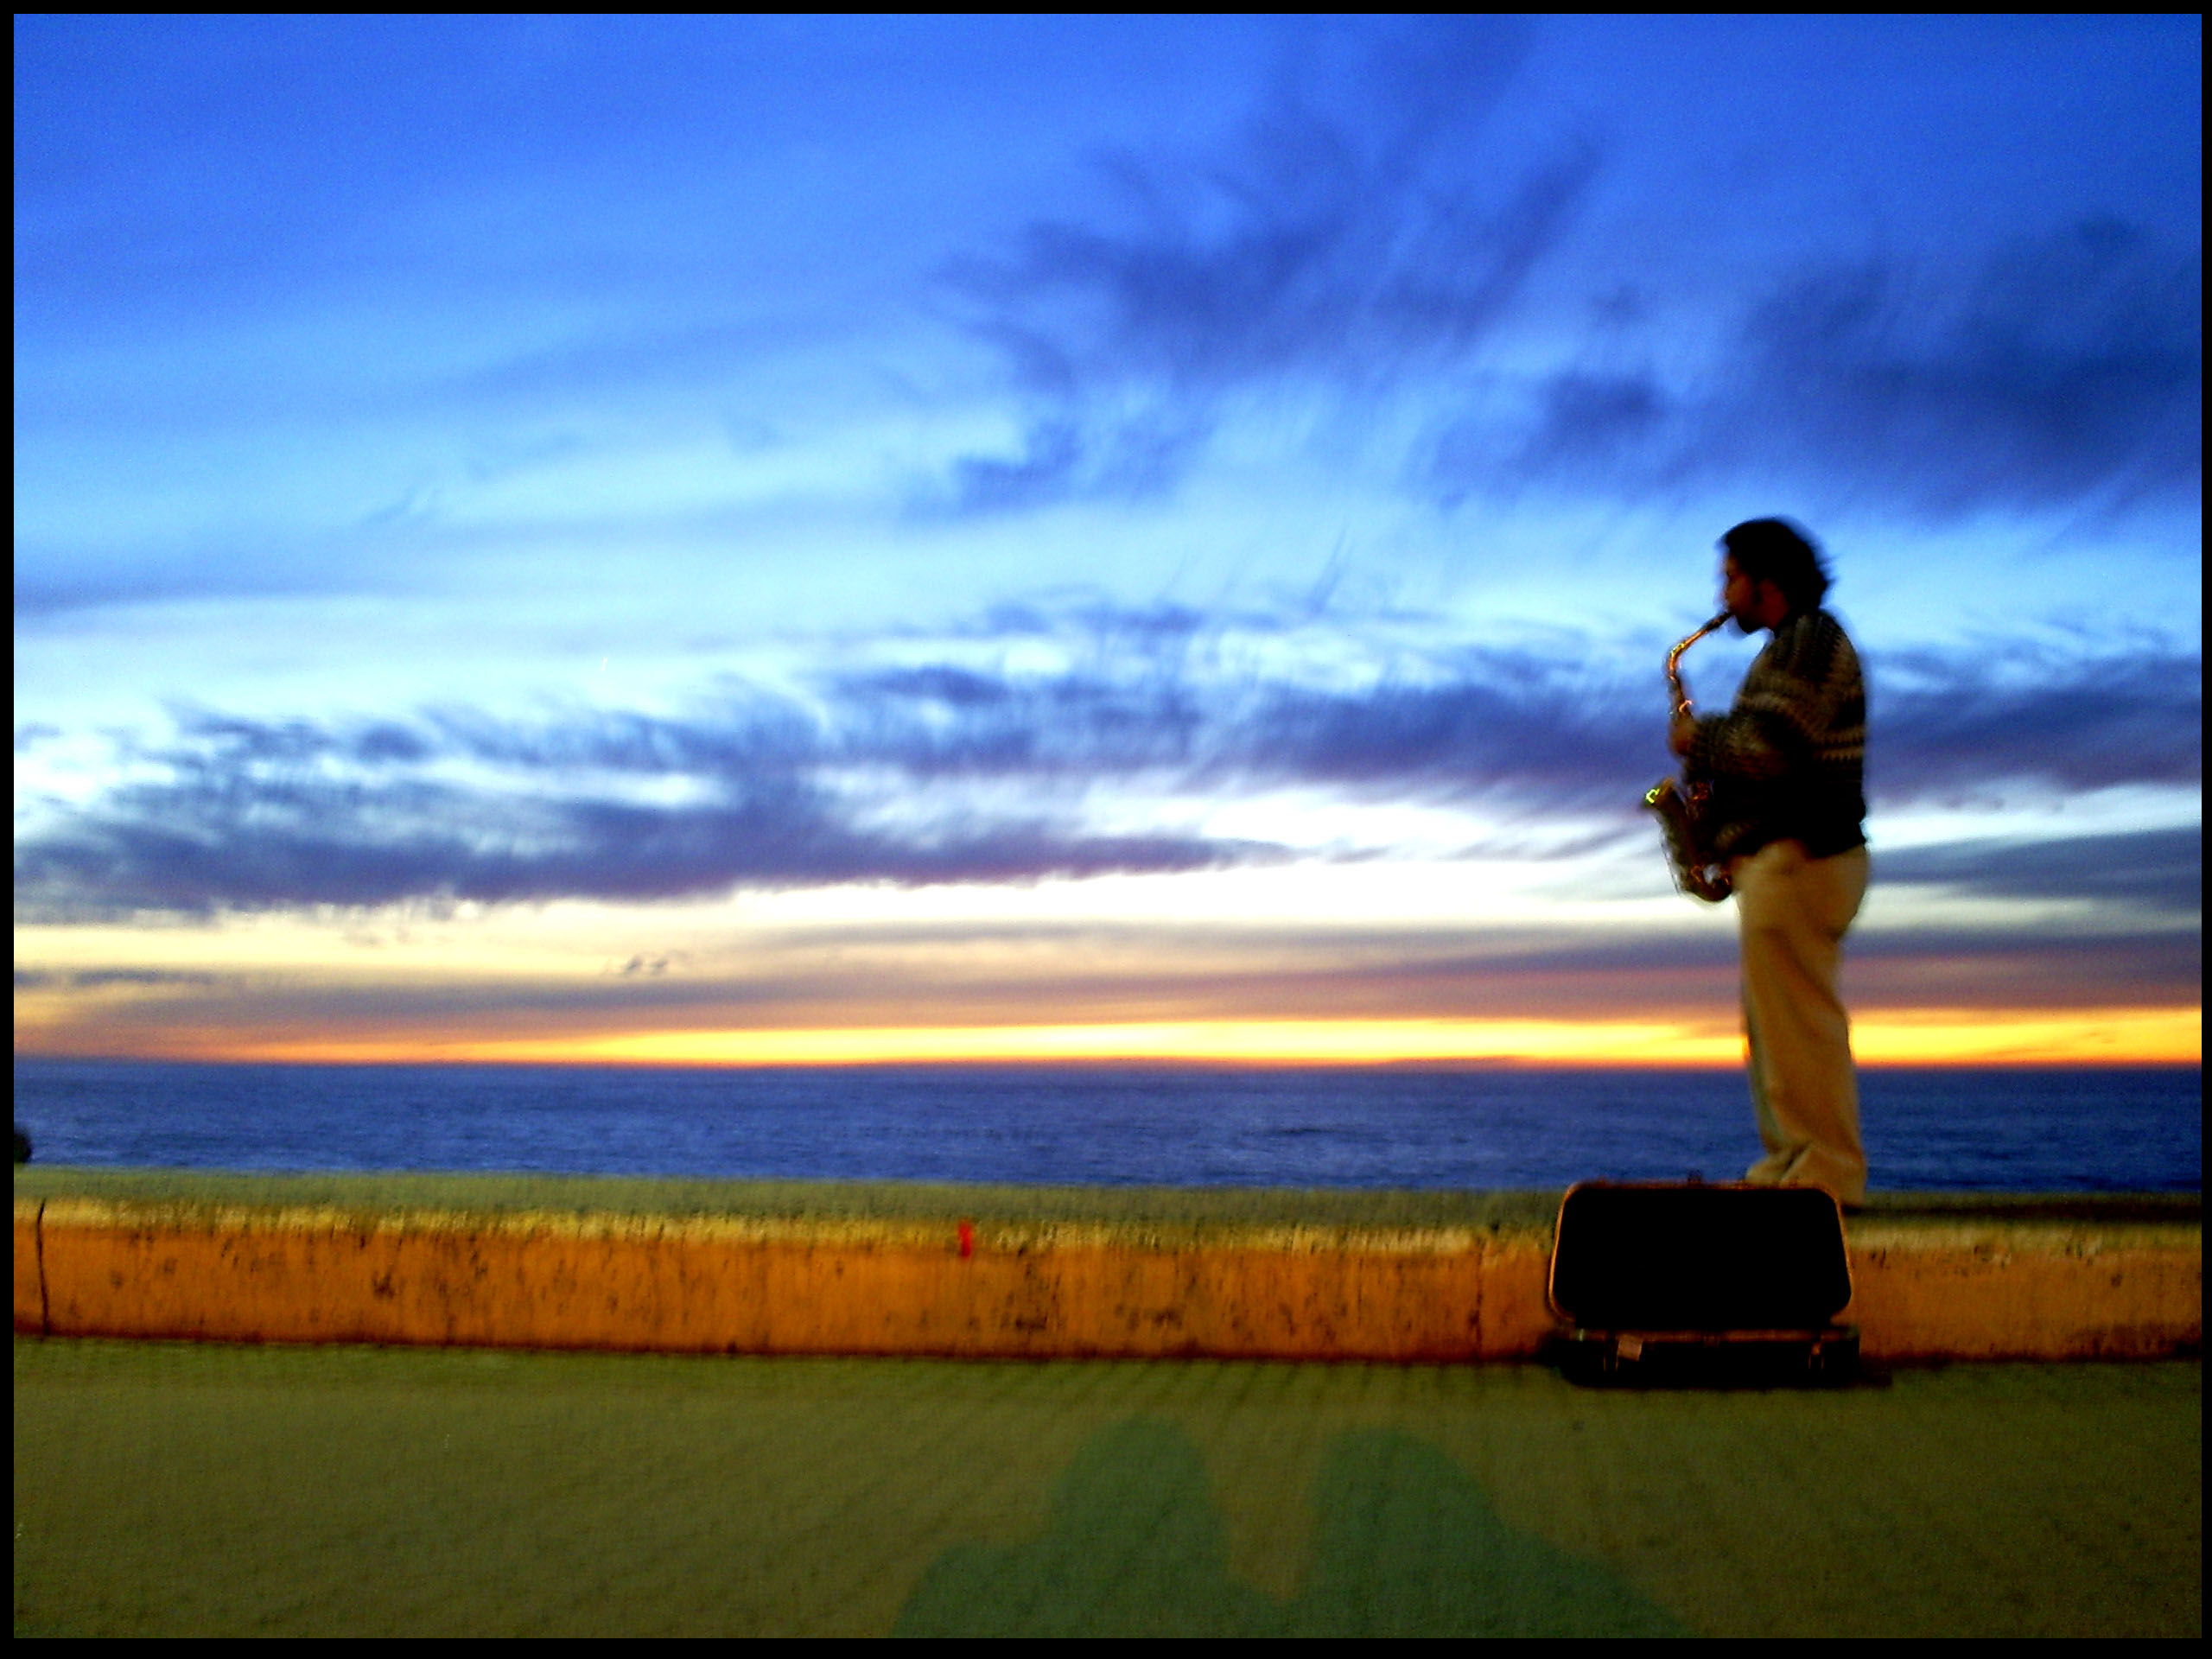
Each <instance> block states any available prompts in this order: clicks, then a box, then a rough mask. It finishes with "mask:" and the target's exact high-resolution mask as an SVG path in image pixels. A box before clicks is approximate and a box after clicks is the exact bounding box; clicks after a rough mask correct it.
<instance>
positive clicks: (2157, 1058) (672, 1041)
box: [17, 1008, 2203, 1067]
mask: <svg viewBox="0 0 2212 1659" xmlns="http://www.w3.org/2000/svg"><path fill="white" fill-rule="evenodd" d="M1852 1046H1853V1051H1854V1052H1855V1053H1856V1055H1857V1058H1858V1059H1859V1063H1860V1064H1861V1065H1873V1066H1880V1065H2201V1064H2202V1060H2203V1040H2202V1009H2201V1008H2077V1009H2065V1010H2049V1009H2034V1010H2018V1011H2008V1010H1998V1009H1980V1008H1953V1009H1920V1010H1910V1011H1875V1012H1870V1013H1869V1014H1866V1015H1865V1016H1863V1017H1862V1018H1860V1019H1859V1020H1857V1021H1855V1022H1854V1025H1853V1033H1852ZM17 1052H18V1053H20V1054H25V1055H29V1054H35V1053H36V1052H39V1050H38V1048H37V1046H35V1044H34V1045H30V1046H19V1047H18V1050H17ZM76 1052H78V1053H79V1054H81V1053H82V1052H83V1051H82V1050H78V1051H76ZM1743 1052H1744V1043H1743V1038H1742V1035H1741V1034H1740V1033H1738V1031H1737V1030H1735V1029H1734V1028H1733V1027H1720V1026H1719V1025H1718V1024H1717V1023H1716V1022H1697V1021H1687V1020H1686V1021H1675V1022H1669V1021H1663V1020H1619V1021H1604V1020H1589V1021H1585V1020H1187V1021H1158V1022H1151V1023H1143V1024H1096V1025H1033V1026H988V1027H978V1026H925V1027H866V1028H849V1029H836V1028H831V1029H793V1030H760V1031H747V1030H719V1031H718V1030H705V1031H676V1032H645V1033H636V1032H633V1033H577V1034H575V1035H572V1036H560V1037H550V1038H549V1037H533V1038H497V1037H466V1038H455V1039H443V1040H440V1039H424V1038H423V1037H420V1036H416V1035H412V1034H397V1033H395V1034H392V1035H390V1036H361V1037H352V1038H331V1039H307V1040H299V1039H284V1038H254V1037H248V1036H245V1035H243V1034H233V1035H231V1036H229V1037H227V1038H211V1039H200V1040H198V1041H194V1040H193V1039H189V1038H187V1039H183V1040H181V1041H180V1040H177V1039H176V1038H175V1036H174V1035H173V1036H172V1037H171V1039H170V1040H169V1041H168V1042H166V1043H163V1044H162V1045H161V1046H160V1047H159V1049H158V1051H156V1050H153V1049H140V1050H137V1051H135V1055H136V1057H137V1058H149V1059H155V1058H166V1059H179V1060H184V1059H191V1060H213V1061H220V1060H232V1061H264V1062H266V1061H292V1062H298V1063H308V1064H315V1063H320V1064H325V1065H342V1064H376V1063H383V1064H403V1063H409V1062H414V1063H423V1062H432V1061H445V1062H477V1063H501V1062H504V1063H507V1064H539V1065H562V1064H566V1065H732V1066H743V1065H881V1064H892V1063H907V1064H917V1063H929V1062H960V1061H967V1062H988V1061H1024V1060H1027V1061H1055V1060H1059V1061H1084V1060H1095V1061H1102V1062H1110V1061H1128V1060H1166V1061H1214V1062H1230V1063H1235V1062H1243V1063H1247V1064H1273V1065H1386V1064H1391V1063H1399V1062H1420V1061H1434V1062H1440V1063H1448V1062H1454V1061H1489V1062H1496V1063H1505V1064H1518V1065H1538V1066H1541V1065H1592V1066H1604V1065H1624V1066H1683V1067H1733V1066H1736V1065H1740V1064H1742V1060H1743Z"/></svg>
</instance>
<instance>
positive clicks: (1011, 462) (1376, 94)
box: [939, 19, 1598, 512]
mask: <svg viewBox="0 0 2212 1659" xmlns="http://www.w3.org/2000/svg"><path fill="white" fill-rule="evenodd" d="M1333 35H1334V36H1335V38H1332V40H1330V41H1326V42H1325V43H1319V44H1316V45H1314V46H1313V58H1314V59H1315V60H1317V61H1319V60H1331V59H1343V60H1349V61H1350V62H1351V65H1352V67H1351V69H1349V70H1348V71H1347V72H1346V73H1344V74H1342V75H1340V76H1338V77H1336V78H1335V82H1336V84H1334V85H1322V84H1319V82H1321V81H1325V80H1327V79H1330V78H1329V77H1326V76H1322V77H1318V78H1317V77H1309V79H1312V80H1313V81H1314V83H1315V84H1311V85H1307V86H1301V87H1292V86H1283V87H1281V89H1279V91H1278V92H1277V93H1276V95H1275V96H1274V98H1273V99H1271V100H1270V101H1269V102H1268V104H1267V105H1265V106H1264V107H1263V108H1262V110H1261V111H1260V112H1259V113H1258V114H1257V115H1256V116H1255V117H1254V118H1252V119H1251V120H1250V121H1249V122H1248V123H1247V124H1245V125H1244V127H1243V130H1242V131H1241V133H1240V134H1239V136H1238V137H1237V138H1236V141H1235V142H1234V143H1232V144H1230V146H1229V147H1228V148H1226V149H1224V150H1223V151H1222V152H1221V153H1219V154H1216V155H1211V156H1201V157H1196V158H1188V159H1184V160H1180V161H1174V160H1166V159H1159V158H1146V157H1141V156H1135V155H1131V154H1127V153H1120V154H1116V155H1112V156H1108V157H1106V158H1104V160H1103V163H1102V171H1103V175H1104V177H1105V180H1106V181H1107V184H1108V186H1109V191H1110V194H1112V196H1113V198H1114V200H1115V201H1116V205H1117V207H1118V209H1119V211H1118V213H1111V214H1108V213H1102V214H1101V215H1099V217H1098V219H1097V220H1096V222H1081V221H1077V220H1075V219H1045V220H1039V221H1036V222H1033V223H1032V224H1030V225H1028V226H1026V227H1024V229H1023V230H1021V231H1020V232H1019V233H1018V235H1017V236H1016V237H1015V238H1014V239H1013V244H1012V245H1011V247H1009V248H1007V249H1006V250H1004V251H1000V252H998V253H995V254H991V255H982V256H974V257H965V258H962V259H959V260H956V261H954V262H953V263H952V264H950V265H949V266H948V268H947V270H946V271H945V277H946V281H947V283H948V285H949V287H950V290H951V291H952V292H953V293H954V294H955V295H957V296H958V301H959V311H960V316H961V320H962V321H963V323H964V324H965V326H966V327H968V328H969V329H970V330H971V331H972V332H973V334H975V335H976V337H977V338H978V339H980V340H983V341H985V342H986V343H987V344H988V345H989V346H991V347H992V348H993V349H994V350H995V351H996V352H997V353H999V354H1000V355H1001V358H1002V359H1003V360H1004V362H1005V363H1006V364H1007V367H1008V369H1009V372H1011V374H1012V377H1013V379H1014V384H1015V385H1016V386H1017V387H1018V389H1019V390H1020V393H1021V395H1022V397H1024V399H1025V400H1026V402H1027V405H1028V407H1029V409H1030V410H1031V414H1030V417H1029V419H1028V421H1027V424H1026V427H1025V432H1024V437H1023V441H1022V445H1021V448H1020V453H1019V454H1015V455H1013V456H997V457H993V456H969V457H967V458H965V459H963V460H962V461H959V462H958V463H957V465H956V467H955V468H954V472H953V477H952V480H951V484H952V499H951V500H950V503H949V504H943V503H941V504H939V505H950V506H952V507H954V508H956V509H957V510H961V511H969V512H981V511H992V510H997V509H1004V508H1014V507H1023V506H1031V505H1039V504H1042V503H1045V502H1048V501H1052V500H1055V499H1061V498H1064V497H1066V496H1069V495H1071V494H1077V493H1081V494H1107V495H1116V496H1139V495H1143V494H1146V493H1152V492H1154V491H1157V490H1159V489H1161V488H1163V487H1165V486H1168V485H1170V484H1172V483H1173V482H1174V481H1175V480H1176V479H1177V478H1178V477H1179V475H1180V474H1182V472H1183V471H1184V470H1185V468H1186V467H1188V466H1189V465H1190V464H1191V463H1192V461H1193V460H1194V459H1195V458H1196V457H1197V456H1198V454H1200V453H1202V451H1203V450H1204V448H1205V444H1206V442H1207V441H1208V439H1209V438H1210V437H1211V433H1212V431H1213V429H1214V427H1215V425H1216V423H1217V421H1218V419H1219V417H1220V415H1221V411H1222V407H1223V404H1224V399H1225V398H1227V397H1229V396H1230V394H1232V393H1236V392H1238V391H1243V390H1246V389H1249V388H1251V387H1253V386H1255V385H1259V386H1265V385H1281V384H1284V383H1287V382H1289V381H1292V380H1296V379H1300V378H1316V377H1318V378H1325V379H1326V380H1327V381H1328V382H1330V383H1331V385H1332V387H1333V388H1334V389H1336V390H1338V391H1344V390H1347V389H1355V388H1360V387H1364V388H1367V389H1370V390H1379V389H1382V388H1383V387H1385V386H1387V385H1390V384H1392V383H1393V382H1395V380H1396V379H1397V378H1399V377H1401V376H1402V375H1403V374H1405V373H1406V372H1408V371H1410V370H1414V369H1416V368H1421V367H1424V366H1425V367H1432V368H1433V367H1436V366H1440V365H1449V364H1452V363H1453V362H1455V361H1458V360H1460V359H1463V358H1464V357H1465V354H1466V353H1468V352H1469V351H1470V350H1471V348H1472V347H1473V346H1475V345H1476V344H1477V343H1478V342H1479V341H1481V340H1484V339H1485V338H1486V337H1487V336H1488V335H1489V334H1490V333H1491V330H1492V329H1493V328H1494V327H1496V325H1497V322H1498V321H1499V320H1500V319H1501V318H1502V317H1503V315H1505V313H1506V312H1507V310H1508V309H1509V308H1510V306H1511V305H1512V304H1513V303H1514V302H1516V300H1517V299H1518V298H1519V297H1520V296H1521V295H1522V291H1523V290H1524V289H1526V287H1527V286H1528V284H1529V282H1530V280H1531V277H1532V276H1533V274H1534V272H1535V270H1536V268H1537V267H1538V265H1539V264H1540V263H1541V261H1542V259H1543V257H1544V256H1545V255H1546V254H1547V253H1548V252H1549V251H1550V250H1551V249H1552V248H1553V247H1554V245H1556V243H1557V242H1558V240H1559V238H1560V236H1561V234H1562V233H1563V232H1564V230H1565V227H1566V226H1567V223H1568V222H1569V220H1570V219H1571V218H1572V216H1573V213H1574V210H1575V209H1576V207H1578V206H1579V205H1580V202H1581V201H1582V200H1583V199H1584V197H1585V196H1586V193H1587V191H1588V188H1589V185H1590V182H1591V180H1592V176H1593V175H1594V174H1595V172H1596V170H1597V165H1598V159H1597V156H1596V153H1595V151H1594V150H1592V149H1589V148H1587V147H1586V146H1579V147H1571V148H1569V149H1566V150H1564V151H1563V152H1561V153H1560V154H1558V155H1556V156H1554V157H1552V158H1551V159H1550V160H1549V161H1548V162H1540V163H1538V164H1536V165H1534V166H1531V167H1516V168H1513V169H1512V170H1511V171H1510V173H1504V174H1503V175H1501V169H1500V168H1498V166H1497V162H1496V161H1495V158H1494V157H1493V158H1487V159H1486V158H1484V156H1482V155H1481V154H1480V153H1479V152H1478V150H1477V149H1475V147H1474V136H1475V134H1476V132H1477V130H1478V127H1479V125H1480V123H1481V121H1482V119H1483V118H1484V116H1485V115H1486V114H1487V113H1488V112H1489V111H1491V108H1492V107H1493V106H1494V105H1496V103H1497V100H1498V99H1499V97H1500V95H1501V93H1502V92H1503V90H1504V88H1505V86H1506V84H1507V83H1508V82H1509V81H1510V79H1511V78H1512V75H1513V73H1514V72H1515V70H1516V68H1517V67H1518V66H1519V64H1520V62H1521V60H1522V58H1523V56H1524V55H1525V54H1526V51H1527V35H1526V31H1525V29H1522V27H1520V26H1519V25H1516V24H1512V23H1509V22H1503V21H1500V20H1494V19H1471V20H1458V21H1452V22H1425V23H1422V24H1420V25H1414V26H1411V27H1409V28H1408V27H1404V26H1400V27H1396V28H1386V29H1382V30H1380V31H1379V32H1378V31H1375V30H1357V31H1355V30H1347V29H1337V30H1335V31H1333ZM1332 105H1339V106H1344V105H1349V106H1350V109H1349V110H1348V111H1347V112H1345V113H1341V114H1339V113H1332V108H1331V106H1332Z"/></svg>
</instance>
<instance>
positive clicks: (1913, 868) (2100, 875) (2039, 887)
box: [1879, 829, 2204, 915]
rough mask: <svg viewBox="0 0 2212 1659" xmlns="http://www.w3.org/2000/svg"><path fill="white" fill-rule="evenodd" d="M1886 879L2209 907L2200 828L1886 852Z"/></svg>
mask: <svg viewBox="0 0 2212 1659" xmlns="http://www.w3.org/2000/svg"><path fill="white" fill-rule="evenodd" d="M1879 874H1880V879H1881V880H1883V881H1884V882H1885V883H1913V884H1919V885H1924V886H1932V887H1953V888H1957V889H1960V890H1961V891H1964V892H1968V893H1980V894H1986V895H1988V896H1990V897H1993V898H2004V899H2098V900H2101V901H2106V902H2117V903H2123V904H2130V905H2139V906H2144V907H2145V908H2148V909H2153V910H2159V911H2166V912H2174V913H2176V914H2180V915H2192V914H2196V913H2197V912H2201V911H2202V908H2203V905H2204V837H2203V833H2202V831H2201V830H2198V829H2151V830H2144V831H2140V832H2139V833H2136V834H2133V835H2110V836H2075V837H2072V838H2071V839H2068V840H2062V841H2036V842H2021V841H1998V840H1990V841H1967V842H1944V843H1943V844H1942V845H1940V846H1934V847H1911V848H1906V849H1903V850H1902V851H1898V852H1894V853H1884V854H1882V855H1880V864H1879Z"/></svg>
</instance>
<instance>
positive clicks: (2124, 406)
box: [1431, 218, 2202, 516]
mask: <svg viewBox="0 0 2212 1659" xmlns="http://www.w3.org/2000/svg"><path fill="white" fill-rule="evenodd" d="M2201 307H2202V262H2201V258H2200V256H2199V255H2198V253H2197V251H2196V250H2195V249H2194V248H2183V247H2177V246H2174V245H2170V244H2166V243H2164V242H2162V241H2160V240H2159V239H2158V238H2155V237H2153V236H2152V235H2150V234H2148V233H2146V232H2143V231H2140V230H2139V229H2137V228H2135V227H2133V226H2129V225H2127V224H2125V223H2123V222H2121V221H2120V220H2118V219H2111V218H2093V219H2087V220H2084V221H2082V222H2079V223H2076V224H2074V225H2071V226H2066V227H2064V228H2063V229H2060V230H2057V231H2055V232H2051V233H2050V234H2049V235H2046V236H2044V237H2042V238H2036V239H2033V240H2029V241H2024V242H2018V243H2014V244H2012V245H2005V246H2002V247H1999V248H1996V249H1994V250H1993V251H1988V252H1986V254H1985V255H1983V256H1982V257H1981V260H1980V264H1979V265H1978V267H1976V268H1974V269H1972V270H1968V271H1967V272H1966V273H1964V274H1963V275H1960V276H1949V275H1946V274H1945V273H1943V272H1942V271H1940V270H1936V269H1934V268H1933V267H1932V266H1929V265H1926V264H1923V265H1917V266H1916V265H1911V264H1906V263H1904V262H1902V261H1880V260H1862V261H1853V262H1845V261H1837V262H1832V263H1828V264H1819V265H1815V266H1813V267H1811V268H1808V269H1802V270H1797V271H1796V272H1793V273H1791V274H1789V275H1788V276H1787V277H1783V278H1782V279H1780V280H1779V281H1778V282H1777V283H1773V284H1772V285H1770V287H1768V288H1766V289H1764V290H1763V291H1760V292H1758V293H1756V294H1754V295H1753V296H1751V297H1749V298H1748V299H1747V300H1746V301H1745V303H1744V305H1743V306H1742V308H1741V309H1740V311H1739V312H1738V315H1737V317H1736V319H1735V321H1734V323H1733V325H1732V334H1729V335H1727V336H1726V337H1724V341H1723V344H1722V345H1721V346H1720V347H1719V349H1718V350H1717V351H1716V352H1714V353H1713V354H1712V357H1711V359H1710V360H1709V361H1708V362H1707V364H1706V365H1704V366H1703V367H1702V368H1700V369H1699V370H1696V371H1694V372H1684V371H1680V370H1677V371H1675V372H1672V373H1669V374H1662V373H1661V372H1658V371H1656V370H1655V369H1652V368H1650V367H1649V366H1647V365H1644V364H1643V363H1641V362H1639V361H1637V360H1636V359H1633V358H1624V359H1622V360H1618V361H1614V362H1611V363H1605V362H1602V361H1599V362H1586V363H1579V364H1576V365H1571V366H1568V367H1565V368H1562V369H1560V370H1558V371H1556V372H1554V373H1552V374H1551V375H1550V376H1549V377H1548V378H1543V379H1541V380H1540V381H1539V382H1538V384H1537V385H1536V386H1535V389H1534V391H1533V394H1532V397H1531V399H1530V401H1529V403H1528V404H1526V405H1524V406H1519V407H1516V408H1513V409H1511V410H1508V411H1505V412H1499V411H1497V410H1488V411H1485V412H1484V413H1483V414H1482V415H1480V416H1473V417H1470V418H1468V419H1466V420H1464V421H1461V422H1459V423H1454V424H1452V425H1451V426H1449V427H1447V428H1446V429H1445V431H1444V432H1443V433H1442V435H1440V438H1439V439H1438V440H1437V442H1436V447H1435V449H1434V451H1433V459H1432V462H1431V466H1432V469H1433V470H1432V473H1431V477H1432V479H1433V482H1434V483H1435V484H1436V486H1438V487H1439V488H1440V490H1442V491H1443V493H1445V494H1446V497H1447V498H1457V497H1459V496H1462V495H1465V494H1467V493H1495V492H1499V491H1505V492H1511V491H1513V490H1516V489H1519V488H1522V487H1524V486H1527V485H1529V483H1531V482H1539V483H1543V484H1548V485H1550V486H1556V487H1560V488H1564V489H1569V490H1573V491H1577V492H1583V491H1589V490H1592V489H1596V490H1599V491H1602V492H1605V493H1615V494H1625V495H1630V496H1649V495H1650V494H1653V493H1662V492H1673V491H1679V490H1681V489H1684V488H1688V487H1690V486H1703V485H1709V484H1713V483H1728V482H1742V481H1758V482H1760V483H1763V484H1768V485H1774V484H1779V483H1786V484H1787V485H1788V486H1789V489H1790V490H1791V492H1792V493H1794V494H1796V495H1798V496H1800V497H1801V498H1802V499H1808V500H1810V501H1815V502H1818V503H1821V504H1823V505H1866V504H1868V503H1877V504H1880V505H1886V506H1889V507H1891V508H1892V509H1896V510H1901V511H1917V512H1927V513H1930V514H1935V515H1938V516H1950V515H1955V514H1959V513H1963V512H1972V511H1974V510H1978V509H1982V508H1987V507H1997V508H2000V509H2002V508H2019V507H2042V506H2049V505H2061V504H2069V503H2076V502H2090V503H2097V504H2101V505H2112V506H2124V505H2133V504H2137V503H2141V502H2158V501H2164V502H2170V503H2171V502H2182V503H2186V502H2188V501H2190V500H2193V499H2195V497H2196V493H2197V491H2198V489H2199V488H2200V486H2201V480H2202V473H2201V468H2200V461H2199V458H2198V457H2199V450H2200V447H2201V442H2202V416H2201V413H2200V408H2201V405H2200V398H2201V394H2202V323H2201Z"/></svg>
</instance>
